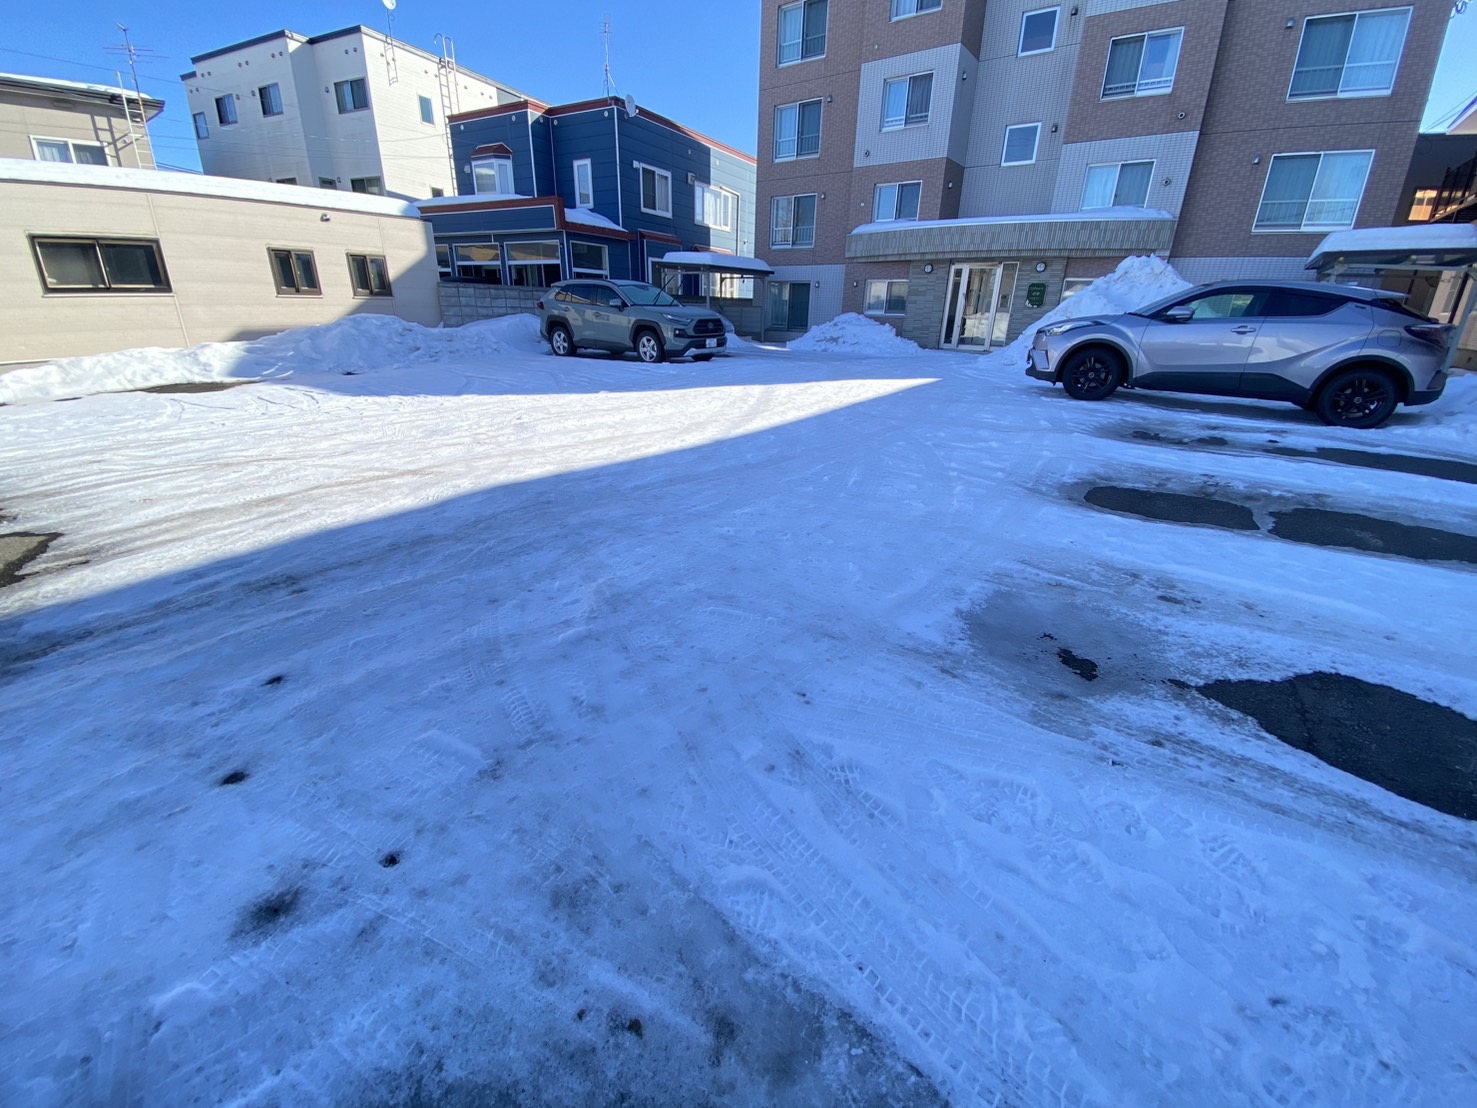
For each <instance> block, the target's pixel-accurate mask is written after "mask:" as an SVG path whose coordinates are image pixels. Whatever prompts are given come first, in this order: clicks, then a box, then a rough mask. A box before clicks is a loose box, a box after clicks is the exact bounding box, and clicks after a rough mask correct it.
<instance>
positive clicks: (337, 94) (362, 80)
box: [333, 77, 369, 115]
mask: <svg viewBox="0 0 1477 1108" xmlns="http://www.w3.org/2000/svg"><path fill="white" fill-rule="evenodd" d="M355 85H358V86H359V87H360V90H361V91H362V92H363V93H364V103H362V104H358V105H354V104H351V105H350V106H349V107H344V104H345V103H346V102H347V101H346V100H345V97H344V90H346V89H347V90H348V91H349V92H350V93H353V91H354V86H355ZM333 101H334V104H335V105H336V106H337V107H338V114H339V115H353V114H354V113H355V112H367V111H369V78H368V77H346V78H344V79H343V80H342V81H335V82H333Z"/></svg>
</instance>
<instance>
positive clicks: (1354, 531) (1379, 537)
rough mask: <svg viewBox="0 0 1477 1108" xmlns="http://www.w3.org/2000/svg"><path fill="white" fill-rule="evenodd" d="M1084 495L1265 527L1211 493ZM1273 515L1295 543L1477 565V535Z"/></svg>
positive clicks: (1139, 508) (1212, 523) (1238, 526)
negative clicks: (1205, 494)
mask: <svg viewBox="0 0 1477 1108" xmlns="http://www.w3.org/2000/svg"><path fill="white" fill-rule="evenodd" d="M1082 499H1083V500H1085V501H1086V502H1087V503H1088V504H1091V505H1092V506H1093V507H1095V508H1102V509H1105V510H1107V511H1110V512H1118V513H1121V514H1124V515H1132V516H1138V517H1139V518H1141V519H1152V520H1158V521H1161V522H1168V523H1194V524H1202V525H1204V526H1207V527H1219V528H1222V529H1223V530H1228V531H1257V530H1260V527H1259V526H1258V524H1257V522H1256V517H1255V516H1254V515H1253V514H1252V511H1251V509H1250V508H1248V507H1246V506H1245V505H1242V504H1236V503H1233V502H1232V501H1229V500H1220V499H1217V498H1215V497H1210V496H1186V495H1183V494H1180V493H1168V492H1159V491H1156V490H1153V489H1134V488H1125V487H1123V486H1119V485H1098V486H1096V487H1094V488H1090V489H1088V490H1087V492H1085V493H1084V494H1083V496H1082ZM1269 514H1270V516H1271V519H1272V526H1271V527H1270V528H1268V529H1267V533H1268V534H1270V535H1275V536H1276V537H1277V538H1280V539H1287V540H1288V541H1289V542H1296V543H1304V544H1307V545H1310V546H1322V547H1328V548H1330V549H1335V550H1358V551H1363V552H1366V553H1370V554H1389V555H1393V556H1395V557H1397V558H1410V559H1412V560H1414V561H1420V562H1463V563H1466V564H1468V565H1477V537H1474V536H1472V535H1465V534H1462V533H1460V532H1457V531H1441V530H1438V529H1437V528H1435V527H1419V526H1416V525H1414V524H1409V523H1396V522H1395V521H1394V520H1388V519H1376V518H1375V517H1373V516H1366V515H1358V514H1356V513H1353V512H1331V511H1326V510H1324V509H1322V508H1290V509H1287V510H1285V511H1276V512H1271V513H1269Z"/></svg>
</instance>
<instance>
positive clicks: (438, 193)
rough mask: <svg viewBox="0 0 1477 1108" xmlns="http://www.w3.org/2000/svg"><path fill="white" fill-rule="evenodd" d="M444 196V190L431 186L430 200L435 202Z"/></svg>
mask: <svg viewBox="0 0 1477 1108" xmlns="http://www.w3.org/2000/svg"><path fill="white" fill-rule="evenodd" d="M445 195H446V190H445V189H443V188H437V187H436V186H435V185H432V186H431V199H432V200H437V199H439V198H440V197H443V196H445Z"/></svg>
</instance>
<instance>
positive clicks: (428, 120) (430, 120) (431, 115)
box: [415, 93, 436, 127]
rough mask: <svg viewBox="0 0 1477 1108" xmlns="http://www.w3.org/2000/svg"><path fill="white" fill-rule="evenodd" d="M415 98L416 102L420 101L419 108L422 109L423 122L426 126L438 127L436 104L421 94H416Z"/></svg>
mask: <svg viewBox="0 0 1477 1108" xmlns="http://www.w3.org/2000/svg"><path fill="white" fill-rule="evenodd" d="M415 96H416V100H417V101H419V103H418V105H417V106H418V107H419V108H420V111H421V122H422V123H424V124H426V126H428V127H434V126H436V105H435V103H434V102H433V101H432V100H431V98H430V97H429V96H422V95H421V94H420V93H416V94H415Z"/></svg>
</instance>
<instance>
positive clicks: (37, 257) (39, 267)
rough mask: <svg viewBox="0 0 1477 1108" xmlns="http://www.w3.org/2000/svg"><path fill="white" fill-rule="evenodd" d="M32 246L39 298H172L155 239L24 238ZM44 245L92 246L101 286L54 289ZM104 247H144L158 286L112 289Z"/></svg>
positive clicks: (162, 250) (121, 286)
mask: <svg viewBox="0 0 1477 1108" xmlns="http://www.w3.org/2000/svg"><path fill="white" fill-rule="evenodd" d="M26 238H27V240H28V241H29V242H30V245H31V258H32V260H33V261H34V262H35V264H36V276H37V277H39V278H40V279H41V294H42V295H43V296H52V295H57V296H77V295H84V296H89V295H97V294H99V293H105V294H108V293H111V294H116V295H124V296H147V295H149V294H153V295H157V296H171V295H173V294H174V286H173V284H171V282H170V280H169V269H168V268H167V267H166V266H165V264H164V248H163V246H161V245H160V242H159V240H158V239H150V238H133V237H130V236H128V235H65V234H63V235H46V234H35V235H27V236H26ZM47 243H66V244H68V245H74V244H78V243H86V244H89V245H91V246H92V248H93V251H94V253H95V254H96V256H97V264H98V272H99V273H101V274H102V277H103V280H104V282H106V283H105V284H104V285H103V286H101V287H99V286H97V285H53V284H52V283H51V279H50V278H49V277H47V275H46V263H45V261H44V260H43V258H42V255H41V247H42V245H43V244H47ZM104 246H146V247H149V248H151V249H152V250H153V252H154V262H155V264H156V265H157V266H158V269H159V280H160V282H161V283H160V284H157V285H114V284H113V283H112V279H111V278H110V277H109V275H108V265H107V261H106V259H105V257H104V255H103V247H104Z"/></svg>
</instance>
